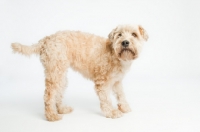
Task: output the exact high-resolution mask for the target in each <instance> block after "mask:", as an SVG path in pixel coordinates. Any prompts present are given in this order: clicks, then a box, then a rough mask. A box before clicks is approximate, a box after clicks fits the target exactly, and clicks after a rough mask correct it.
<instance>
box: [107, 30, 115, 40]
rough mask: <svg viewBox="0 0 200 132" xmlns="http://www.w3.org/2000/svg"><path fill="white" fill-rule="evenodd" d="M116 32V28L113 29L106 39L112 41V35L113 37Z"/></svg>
mask: <svg viewBox="0 0 200 132" xmlns="http://www.w3.org/2000/svg"><path fill="white" fill-rule="evenodd" d="M116 30H117V28H115V29H113V30H112V31H111V32H110V33H109V35H108V38H109V39H110V40H113V39H114V35H115V32H116Z"/></svg>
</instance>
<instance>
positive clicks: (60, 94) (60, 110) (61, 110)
mask: <svg viewBox="0 0 200 132" xmlns="http://www.w3.org/2000/svg"><path fill="white" fill-rule="evenodd" d="M66 86H67V79H66V77H65V76H63V79H61V82H60V89H59V91H58V93H57V96H56V107H57V111H58V113H59V114H68V113H70V112H72V111H73V109H72V108H71V107H69V106H65V105H63V102H62V99H63V95H64V92H65V88H66Z"/></svg>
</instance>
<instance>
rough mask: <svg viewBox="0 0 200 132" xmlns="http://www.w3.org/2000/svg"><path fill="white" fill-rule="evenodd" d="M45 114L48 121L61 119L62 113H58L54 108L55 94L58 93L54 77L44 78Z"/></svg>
mask: <svg viewBox="0 0 200 132" xmlns="http://www.w3.org/2000/svg"><path fill="white" fill-rule="evenodd" d="M45 85H46V89H45V95H44V104H45V116H46V118H47V120H49V121H56V120H60V119H62V115H59V114H58V112H57V108H56V95H57V93H58V84H57V82H55V81H54V79H51V78H46V80H45Z"/></svg>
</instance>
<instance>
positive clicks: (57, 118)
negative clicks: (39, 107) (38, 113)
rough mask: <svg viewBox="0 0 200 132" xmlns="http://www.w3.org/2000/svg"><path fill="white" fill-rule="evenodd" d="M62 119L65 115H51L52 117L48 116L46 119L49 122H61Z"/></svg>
mask: <svg viewBox="0 0 200 132" xmlns="http://www.w3.org/2000/svg"><path fill="white" fill-rule="evenodd" d="M62 117H63V115H59V114H50V115H47V114H46V118H47V120H48V121H58V120H61V119H62Z"/></svg>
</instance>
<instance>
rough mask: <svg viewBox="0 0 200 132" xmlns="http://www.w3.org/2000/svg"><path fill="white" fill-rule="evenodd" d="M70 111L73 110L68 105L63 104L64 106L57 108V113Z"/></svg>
mask: <svg viewBox="0 0 200 132" xmlns="http://www.w3.org/2000/svg"><path fill="white" fill-rule="evenodd" d="M72 111H73V108H71V107H68V106H65V107H62V108H59V109H58V113H59V114H68V113H71V112H72Z"/></svg>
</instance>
